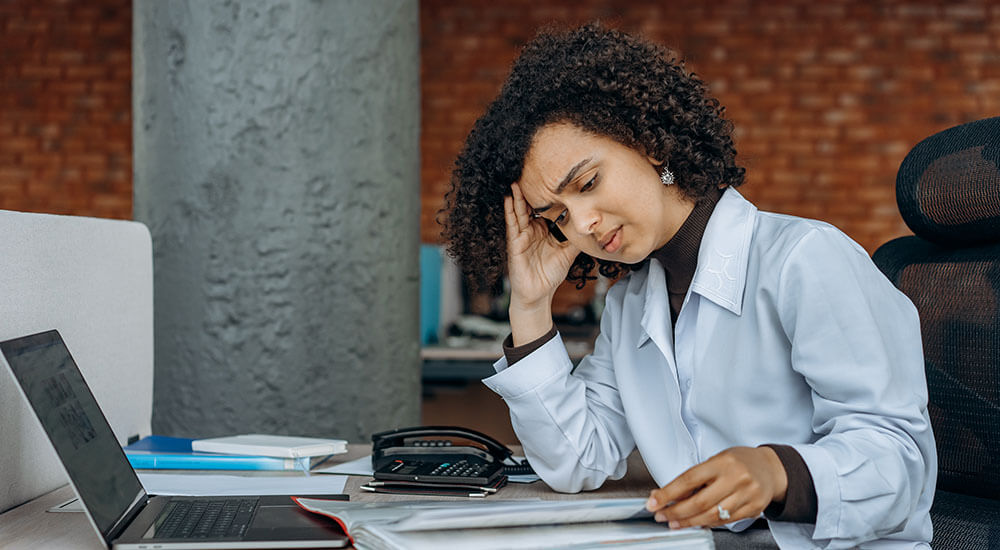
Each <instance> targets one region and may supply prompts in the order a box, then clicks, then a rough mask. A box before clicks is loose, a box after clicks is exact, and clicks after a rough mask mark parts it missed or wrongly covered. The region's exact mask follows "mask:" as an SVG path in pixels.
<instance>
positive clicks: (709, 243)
mask: <svg viewBox="0 0 1000 550" xmlns="http://www.w3.org/2000/svg"><path fill="white" fill-rule="evenodd" d="M756 222H757V207H756V206H754V205H753V204H751V203H750V201H748V200H746V199H745V198H743V195H741V194H740V193H739V191H737V190H736V189H733V188H731V187H730V188H728V189H726V191H725V193H723V194H722V198H721V199H719V204H717V205H716V207H715V211H714V212H712V217H711V218H709V220H708V226H706V227H705V235H704V237H702V239H701V247H700V248H699V250H698V267H697V268H696V269H695V274H694V279H693V280H692V281H691V291H692V292H697V293H698V294H700V295H701V296H703V297H705V298H707V299H709V300H711V301H712V302H715V303H716V304H718V305H719V306H721V307H723V308H725V309H728V310H729V311H731V312H733V313H735V314H736V315H740V314H741V313H742V311H743V295H744V291H745V289H746V282H747V265H748V263H749V256H750V239H751V238H752V237H753V229H754V226H755V225H756Z"/></svg>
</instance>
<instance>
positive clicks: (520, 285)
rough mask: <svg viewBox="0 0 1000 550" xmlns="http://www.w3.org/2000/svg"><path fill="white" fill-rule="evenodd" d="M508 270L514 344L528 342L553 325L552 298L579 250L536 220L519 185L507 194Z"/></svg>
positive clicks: (542, 221)
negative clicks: (559, 238)
mask: <svg viewBox="0 0 1000 550" xmlns="http://www.w3.org/2000/svg"><path fill="white" fill-rule="evenodd" d="M503 206H504V218H505V219H506V221H507V271H508V277H509V279H510V317H511V319H510V324H511V332H512V335H513V339H514V345H515V346H519V345H523V344H527V343H529V342H531V341H532V340H534V339H535V338H538V337H540V336H542V335H543V334H545V333H546V332H548V330H549V328H551V327H552V297H553V296H554V295H555V292H556V288H558V287H559V284H560V283H562V282H563V281H564V280H565V279H566V274H567V273H568V272H569V268H570V266H571V265H573V260H574V259H576V256H577V254H579V253H580V249H579V248H577V247H576V246H574V245H572V244H570V243H569V241H566V242H559V241H558V240H557V239H556V238H555V237H554V236H553V235H552V233H550V232H549V228H548V225H547V224H546V223H545V220H540V219H533V218H532V217H531V213H530V212H529V207H528V203H527V201H525V200H524V195H522V194H521V188H520V186H519V185H518V184H516V183H515V184H513V185H511V196H510V197H504V202H503Z"/></svg>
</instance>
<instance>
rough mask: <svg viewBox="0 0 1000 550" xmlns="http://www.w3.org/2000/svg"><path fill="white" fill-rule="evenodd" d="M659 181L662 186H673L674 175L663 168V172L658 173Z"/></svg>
mask: <svg viewBox="0 0 1000 550" xmlns="http://www.w3.org/2000/svg"><path fill="white" fill-rule="evenodd" d="M660 181H662V182H663V185H673V184H674V173H673V172H671V171H670V170H668V169H667V167H666V166H664V167H663V171H661V172H660Z"/></svg>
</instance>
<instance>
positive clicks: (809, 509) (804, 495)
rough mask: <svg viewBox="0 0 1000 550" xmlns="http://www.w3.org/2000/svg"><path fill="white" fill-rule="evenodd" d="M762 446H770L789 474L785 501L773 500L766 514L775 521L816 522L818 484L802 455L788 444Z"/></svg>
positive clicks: (765, 510) (766, 509)
mask: <svg viewBox="0 0 1000 550" xmlns="http://www.w3.org/2000/svg"><path fill="white" fill-rule="evenodd" d="M761 447H768V448H770V449H771V450H773V451H774V452H775V453H776V454H777V455H778V460H780V461H781V465H782V466H784V467H785V474H786V475H787V476H788V490H786V491H785V501H784V502H772V503H771V504H770V505H768V507H767V508H765V509H764V516H765V517H766V518H767V519H773V520H775V521H792V522H796V523H816V512H817V503H816V485H815V483H814V482H813V478H812V474H810V473H809V468H808V467H806V462H805V461H804V460H802V455H800V454H799V452H798V451H796V450H795V449H794V448H793V447H790V446H788V445H772V444H767V445H761Z"/></svg>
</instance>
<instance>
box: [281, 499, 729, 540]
mask: <svg viewBox="0 0 1000 550" xmlns="http://www.w3.org/2000/svg"><path fill="white" fill-rule="evenodd" d="M293 500H295V502H296V503H297V504H298V505H299V506H301V507H302V508H304V509H306V510H309V511H310V512H313V513H316V514H321V515H324V516H327V517H330V518H333V519H334V520H336V521H337V523H339V524H340V526H341V527H342V528H343V529H344V532H345V533H347V535H348V536H349V537H351V539H352V541H353V542H354V545H355V547H356V548H358V549H359V550H381V549H395V548H407V549H408V550H450V549H452V548H454V549H459V548H461V549H463V550H464V549H465V548H476V549H479V550H500V549H508V548H518V549H524V550H529V549H530V550H541V549H545V550H551V549H556V548H558V549H569V548H573V549H580V548H593V549H598V548H607V547H608V546H612V545H613V546H615V547H629V548H650V549H652V548H657V549H661V550H663V549H667V548H670V549H676V550H713V549H714V548H715V544H714V542H713V540H712V534H711V531H709V530H708V529H696V528H688V529H670V528H669V527H667V525H666V524H663V523H655V522H653V521H652V514H650V513H649V512H647V511H646V509H645V503H646V499H645V498H630V499H585V500H501V501H491V502H488V501H474V500H466V501H460V502H456V501H395V502H342V501H341V502H337V501H332V500H323V499H312V498H308V497H299V498H293Z"/></svg>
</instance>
